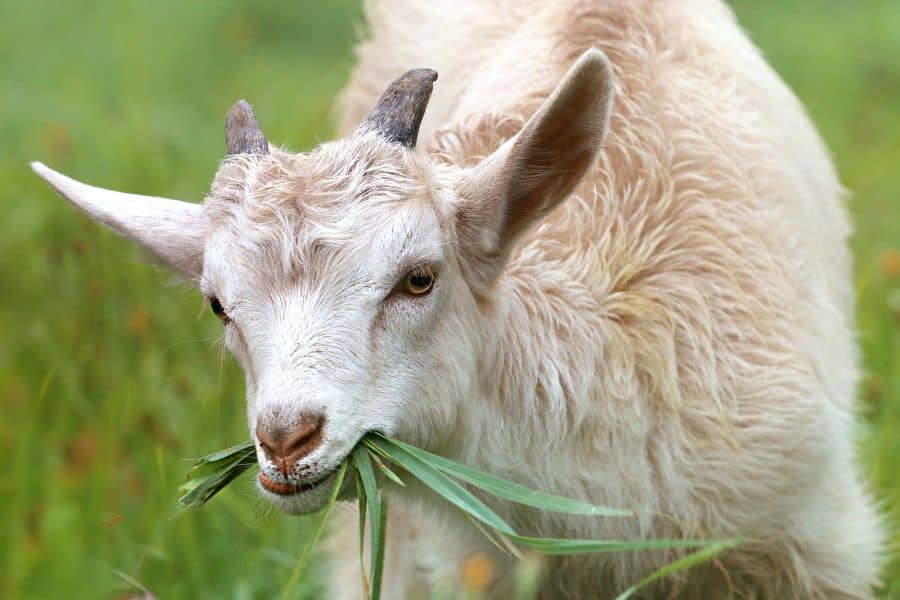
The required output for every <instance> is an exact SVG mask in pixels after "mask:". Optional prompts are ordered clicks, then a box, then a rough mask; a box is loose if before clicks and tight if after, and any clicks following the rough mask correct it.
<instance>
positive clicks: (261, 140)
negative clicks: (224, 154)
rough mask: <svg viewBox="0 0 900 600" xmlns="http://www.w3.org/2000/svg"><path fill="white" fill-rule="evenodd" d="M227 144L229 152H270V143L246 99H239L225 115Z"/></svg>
mask: <svg viewBox="0 0 900 600" xmlns="http://www.w3.org/2000/svg"><path fill="white" fill-rule="evenodd" d="M225 145H226V146H227V147H228V154H268V153H269V143H268V142H267V141H266V136H265V135H263V132H262V129H260V128H259V122H258V121H257V120H256V115H255V114H253V108H252V107H251V106H250V104H249V103H248V102H247V101H246V100H238V101H237V102H235V103H234V106H232V107H231V110H229V111H228V114H227V115H225Z"/></svg>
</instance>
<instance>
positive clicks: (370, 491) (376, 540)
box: [352, 445, 385, 600]
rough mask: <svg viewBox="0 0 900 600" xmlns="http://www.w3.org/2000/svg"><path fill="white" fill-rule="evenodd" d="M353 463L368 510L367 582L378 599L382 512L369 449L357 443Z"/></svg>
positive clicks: (381, 546)
mask: <svg viewBox="0 0 900 600" xmlns="http://www.w3.org/2000/svg"><path fill="white" fill-rule="evenodd" d="M352 456H353V463H354V465H356V470H357V472H358V473H359V476H360V479H362V484H363V493H365V495H366V504H368V511H369V532H370V533H369V537H370V539H369V550H370V559H369V560H370V563H371V564H370V566H369V572H370V576H369V582H370V585H371V587H370V588H369V589H370V592H371V598H372V600H379V598H380V597H381V571H382V569H383V567H384V539H383V537H382V536H383V535H384V523H383V521H384V517H385V515H384V513H383V512H382V510H381V509H382V506H383V502H381V501H380V496H381V494H380V493H379V491H378V480H377V478H376V477H375V468H374V467H373V466H372V459H371V458H370V457H369V450H368V449H366V448H364V447H363V446H362V445H357V446H356V448H354V450H353V455H352Z"/></svg>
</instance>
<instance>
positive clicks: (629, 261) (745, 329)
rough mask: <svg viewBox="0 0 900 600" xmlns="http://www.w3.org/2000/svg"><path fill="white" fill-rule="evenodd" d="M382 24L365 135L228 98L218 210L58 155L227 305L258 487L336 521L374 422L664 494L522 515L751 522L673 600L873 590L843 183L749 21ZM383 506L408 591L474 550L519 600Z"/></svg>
mask: <svg viewBox="0 0 900 600" xmlns="http://www.w3.org/2000/svg"><path fill="white" fill-rule="evenodd" d="M367 11H368V21H369V26H370V30H369V31H370V33H369V37H368V38H367V39H365V40H364V41H362V42H361V44H360V46H359V48H358V55H359V62H358V64H357V66H356V67H355V70H354V72H353V75H352V78H351V81H350V83H349V85H348V87H347V88H346V90H345V92H344V93H343V95H342V96H341V100H340V107H341V111H340V112H341V114H340V118H339V129H340V132H341V135H342V138H341V139H340V140H338V141H333V142H329V143H324V144H322V145H320V146H319V147H317V148H316V149H314V150H313V151H312V152H310V153H306V154H293V153H290V152H288V151H286V150H283V149H281V148H278V147H276V146H274V145H271V144H269V143H268V141H267V140H266V137H265V136H264V134H263V132H262V130H261V129H260V126H259V123H258V122H257V119H256V117H255V115H254V114H253V111H252V109H251V108H250V106H249V105H248V104H247V103H246V102H243V101H241V102H238V103H237V104H235V106H234V107H233V108H232V109H231V111H230V112H229V113H228V116H227V119H226V139H227V151H228V156H227V158H226V159H225V161H224V162H223V163H222V164H221V166H220V167H219V169H218V171H217V173H216V175H215V179H214V181H213V183H212V186H211V190H210V192H209V195H208V196H207V198H206V200H205V202H204V203H203V205H202V206H201V205H199V204H193V203H187V202H182V201H177V200H169V199H164V198H150V197H143V196H134V195H129V194H123V193H120V192H114V191H108V190H103V189H100V188H96V187H91V186H87V185H84V184H81V183H78V182H76V181H74V180H72V179H69V178H67V177H65V176H64V175H61V174H59V173H56V172H54V171H52V170H50V169H49V168H47V167H45V166H43V165H41V164H39V163H35V164H34V169H35V170H36V171H37V172H38V173H39V174H40V175H41V176H42V177H44V178H45V179H46V180H47V181H48V182H49V183H50V184H51V185H52V186H53V187H55V188H56V189H57V191H59V193H60V194H61V195H62V196H63V197H65V198H66V199H68V200H69V201H70V202H72V203H73V204H74V205H76V206H77V207H79V208H80V209H82V210H84V211H86V212H87V213H88V214H90V215H91V216H93V217H94V218H95V219H97V220H99V221H100V222H102V223H104V224H105V225H107V226H109V227H111V228H113V229H114V230H116V231H118V232H119V233H122V234H124V235H125V236H127V237H129V238H131V239H133V240H134V241H136V242H137V243H138V244H140V245H141V246H143V247H144V248H146V249H148V250H149V251H150V252H151V253H153V254H155V255H156V256H157V257H158V258H160V259H161V260H162V261H164V262H165V263H167V264H169V265H171V266H172V267H174V268H175V269H177V270H179V271H181V272H182V273H184V274H185V275H186V276H187V277H188V278H190V279H192V280H194V281H195V282H196V283H197V285H198V286H199V288H200V290H201V292H202V293H203V295H204V296H205V297H206V298H208V299H209V301H210V305H211V307H212V310H213V312H215V314H216V315H217V316H218V317H219V318H220V319H221V320H222V321H223V323H224V330H225V333H224V338H225V343H226V345H227V347H228V348H229V349H230V350H231V352H232V353H233V354H234V355H235V356H236V357H237V360H238V361H239V362H240V364H241V366H242V367H243V370H244V372H245V374H246V396H247V415H248V424H249V429H250V432H251V434H252V435H253V439H254V440H255V442H256V444H257V455H258V459H259V463H260V467H261V470H260V475H259V488H260V491H261V493H262V495H263V496H265V497H266V498H267V499H268V500H270V501H271V502H273V503H274V504H275V505H277V506H278V507H279V508H281V509H282V510H284V511H285V512H288V513H304V512H309V511H313V510H315V509H317V508H318V507H320V506H322V504H323V502H324V501H325V498H326V496H327V494H328V491H329V485H328V483H330V482H332V481H333V477H334V473H335V469H336V468H337V466H338V465H339V464H340V463H341V462H342V461H343V459H344V458H345V457H346V456H347V453H348V452H349V451H350V450H351V449H352V448H353V447H354V445H355V444H356V442H357V441H358V440H359V439H360V437H361V436H362V435H364V434H365V433H366V432H369V431H381V432H385V433H387V434H390V435H393V436H397V437H399V438H402V439H404V440H407V441H409V442H411V443H413V444H416V445H419V446H422V447H424V448H427V449H430V450H433V451H436V452H438V453H440V454H443V455H446V456H448V457H451V458H454V459H457V460H460V461H462V462H465V463H467V464H471V465H473V466H476V467H479V468H484V469H486V470H489V471H491V472H493V473H496V474H498V475H500V476H505V477H508V478H510V479H513V480H516V481H519V482H521V483H523V484H526V485H529V486H531V487H535V488H540V489H545V490H548V491H552V492H554V493H559V494H562V495H566V496H570V497H575V498H581V499H588V500H591V501H594V502H597V503H600V504H605V505H609V506H617V507H634V508H639V509H640V511H639V512H638V514H637V515H636V516H635V517H633V518H618V519H596V518H588V517H579V516H568V515H567V516H560V515H550V514H541V513H538V512H537V511H534V510H531V509H520V508H515V507H513V506H508V505H503V504H501V505H498V506H496V509H497V511H498V513H500V514H501V515H502V516H503V517H505V518H507V519H508V520H509V521H510V522H511V523H512V524H513V526H514V527H516V529H517V530H521V531H525V532H530V533H533V534H536V535H543V536H553V537H580V538H616V539H619V538H624V539H635V538H650V537H665V538H673V537H732V536H740V537H742V538H745V539H747V540H749V541H748V542H747V543H746V544H744V545H742V546H741V547H739V548H737V549H735V550H733V551H731V552H729V553H727V554H725V555H723V556H722V557H721V558H720V559H718V560H717V561H716V562H715V563H714V564H712V565H708V566H706V567H700V568H696V569H694V570H692V571H690V572H689V573H688V574H687V575H685V576H683V577H677V578H669V579H666V580H664V581H662V582H659V583H657V584H655V585H656V587H655V588H651V594H653V595H654V597H655V596H659V597H662V596H670V595H679V596H683V597H697V598H719V597H725V596H726V595H728V594H731V595H732V596H733V597H740V598H745V597H746V598H761V597H764V598H793V597H811V598H837V597H848V598H868V597H870V596H871V587H872V585H873V584H875V583H876V582H877V577H878V572H879V565H880V562H881V546H882V533H881V529H882V527H881V524H880V519H879V517H878V515H877V513H876V511H875V510H874V508H873V503H872V501H871V499H870V498H869V496H868V495H867V493H866V491H865V490H864V486H863V485H862V483H861V481H860V474H859V472H858V468H857V466H856V465H855V461H854V452H853V444H852V434H853V426H854V410H853V401H854V393H855V387H856V384H857V379H858V374H859V371H858V367H857V348H856V345H855V343H854V339H853V329H854V316H853V309H854V299H853V288H852V286H851V257H850V253H849V250H848V246H847V237H848V235H849V232H850V228H849V225H848V219H847V216H846V213H845V209H844V207H843V205H842V201H841V198H842V190H841V187H840V184H839V182H838V181H837V178H836V175H835V173H834V169H833V166H832V165H831V162H830V160H829V157H828V155H827V152H826V150H825V149H824V145H823V143H822V142H821V141H820V139H819V137H818V135H817V134H816V132H815V129H814V128H813V126H812V125H811V124H810V122H809V120H808V118H807V117H806V116H805V113H804V111H803V108H802V107H801V105H800V103H799V102H798V101H797V100H796V98H795V97H794V96H793V95H792V94H791V92H790V91H789V90H788V88H787V87H786V86H785V85H784V84H783V83H782V82H781V81H780V80H779V78H778V77H777V75H775V74H774V72H773V71H772V70H771V69H770V68H769V67H768V66H767V64H766V63H765V61H764V60H763V59H762V58H761V56H760V54H759V52H758V51H757V50H756V49H755V48H754V47H753V45H752V44H751V43H750V42H749V40H748V39H747V38H746V36H745V35H744V34H743V33H742V32H741V30H740V29H739V27H738V25H737V23H736V22H735V19H734V17H733V15H732V14H731V12H730V11H729V10H728V8H727V7H726V6H725V5H724V4H723V3H722V2H721V1H720V0H686V1H684V2H654V1H651V0H564V1H562V2H554V3H542V2H539V1H538V0H518V1H517V2H503V1H500V2H496V3H486V2H480V1H476V0H431V1H429V2H417V1H414V0H395V1H392V2H385V3H384V4H373V5H371V6H369V7H368V8H367ZM418 64H427V65H428V66H430V67H434V68H435V69H437V70H438V71H439V72H440V74H441V80H440V83H438V84H436V83H435V81H436V78H437V73H436V72H435V71H433V70H430V69H415V70H413V71H408V72H406V73H405V74H404V75H402V76H401V77H399V78H398V79H396V80H394V83H392V84H390V85H389V87H388V88H387V91H385V92H384V93H383V94H381V92H382V86H383V85H385V83H386V82H388V81H390V80H391V79H392V78H393V77H395V76H396V75H397V74H398V73H402V72H404V71H405V70H406V69H408V68H410V67H412V66H415V65H418ZM433 89H434V90H435V94H434V98H433V100H431V102H430V109H429V111H428V113H427V114H426V113H425V108H426V105H427V104H429V100H430V97H431V94H432V90H433ZM373 106H374V107H375V108H374V109H372V107H373ZM419 138H421V139H422V140H424V141H423V143H417V142H418V140H419ZM601 145H602V146H603V147H602V151H601ZM389 493H390V494H393V495H394V496H395V498H394V501H393V502H392V517H391V525H390V528H389V531H388V542H387V548H388V556H387V562H386V573H385V585H386V586H387V590H386V596H387V597H390V598H400V597H421V595H422V594H427V593H428V592H427V590H436V589H446V588H447V587H448V586H450V587H452V586H453V584H454V581H455V580H457V578H458V570H459V568H460V566H461V565H462V564H463V563H464V561H465V560H466V559H467V557H470V556H472V555H473V553H475V552H482V553H484V554H486V555H487V556H489V557H490V558H491V560H492V561H493V562H494V566H495V569H494V573H495V575H494V578H493V581H492V582H491V588H490V592H491V595H492V597H506V596H508V595H510V594H511V592H510V587H509V586H510V585H511V573H512V571H513V563H512V559H510V558H507V557H506V556H504V555H503V554H502V553H500V552H498V551H496V550H495V549H494V548H492V547H491V546H490V545H489V544H488V543H487V542H485V541H484V540H483V539H481V538H480V537H479V536H478V534H477V532H474V531H473V530H472V528H471V527H470V526H469V525H467V524H466V523H464V522H462V523H461V522H460V521H458V520H457V518H456V517H455V516H454V514H453V513H452V511H451V510H450V509H448V508H447V507H446V506H443V505H440V504H438V503H436V502H432V501H431V500H429V499H427V498H424V497H420V496H419V495H417V494H416V493H415V492H414V491H410V492H404V491H401V490H392V491H390V492H389ZM348 535H355V529H354V528H353V527H352V526H350V525H349V524H348V525H344V531H343V532H339V533H338V534H337V538H336V539H337V540H342V539H345V538H346V536H348ZM342 536H343V537H342ZM438 540H439V541H438ZM335 546H336V547H337V549H336V554H337V555H340V556H336V558H335V560H336V561H338V562H337V565H338V567H337V569H336V575H335V577H334V588H333V591H334V594H335V596H337V597H356V596H358V595H359V594H360V590H359V587H358V581H357V579H356V574H357V573H358V571H357V569H358V566H357V565H356V560H357V559H358V556H357V554H356V550H355V549H354V548H353V546H354V543H353V542H352V541H350V542H348V543H337V544H335ZM676 555H677V553H675V552H672V551H647V552H629V553H621V554H617V555H607V554H604V555H583V556H576V557H556V558H552V559H550V560H549V561H548V562H547V564H546V569H545V574H544V575H545V576H544V578H543V580H542V584H541V585H542V587H541V590H540V594H541V597H544V598H564V597H568V598H589V597H597V596H600V597H605V596H608V595H611V594H613V593H614V592H616V591H619V590H621V589H622V588H624V587H626V586H627V585H630V584H632V583H634V582H635V581H637V580H638V579H640V578H641V577H643V576H645V575H646V574H648V573H649V572H650V571H652V570H653V569H655V568H657V567H659V566H660V565H662V564H664V563H665V562H667V561H669V560H671V559H672V558H673V557H674V556H676ZM423 590H426V591H423Z"/></svg>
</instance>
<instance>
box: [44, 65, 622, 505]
mask: <svg viewBox="0 0 900 600" xmlns="http://www.w3.org/2000/svg"><path fill="white" fill-rule="evenodd" d="M435 78H436V74H435V73H434V72H433V71H429V70H425V69H418V70H414V71H410V72H408V73H407V74H405V75H404V76H402V77H401V78H399V79H398V80H396V81H395V82H394V83H393V84H392V85H391V87H389V88H388V91H387V92H386V93H385V95H384V96H383V97H382V99H381V101H380V102H379V104H378V105H377V106H376V108H375V109H374V110H373V111H372V113H371V114H370V116H369V117H368V118H367V119H366V120H365V121H364V122H363V123H362V124H361V126H360V128H359V130H358V131H357V132H356V133H355V134H354V135H352V136H350V137H349V138H347V139H345V140H341V141H337V142H331V143H328V144H324V145H322V146H320V147H319V148H318V149H316V150H315V151H314V152H312V153H311V154H300V155H295V154H289V153H287V152H284V151H281V150H279V149H276V148H272V147H270V146H269V144H268V142H267V141H266V139H265V136H263V134H262V131H261V130H260V129H259V125H258V123H257V122H256V117H255V116H254V115H253V112H252V110H251V109H250V107H249V105H248V104H246V103H245V102H243V101H241V102H238V103H237V104H236V105H235V106H234V108H232V110H231V112H229V114H228V117H227V119H226V140H227V142H228V153H229V157H228V158H227V159H226V160H225V162H224V163H223V164H222V166H221V167H220V169H219V171H218V173H217V174H216V178H215V181H214V182H213V185H212V189H211V191H210V194H209V196H208V197H207V199H206V202H205V203H204V204H203V205H202V206H201V205H198V204H191V203H186V202H180V201H177V200H168V199H164V198H152V197H147V196H136V195H131V194H123V193H120V192H112V191H109V190H103V189H100V188H95V187H92V186H88V185H84V184H81V183H78V182H76V181H74V180H72V179H69V178H68V177H65V176H64V175H61V174H59V173H56V172H54V171H52V170H50V169H48V168H47V167H45V166H43V165H41V164H39V163H35V164H34V165H33V167H34V168H35V170H36V171H37V172H38V173H39V174H40V175H41V176H42V177H44V178H45V179H46V180H47V181H48V182H49V183H50V184H51V185H53V186H54V187H55V188H56V189H57V190H58V191H59V192H60V193H61V194H62V195H63V196H64V197H65V198H66V199H68V200H69V201H70V202H72V203H73V204H75V205H76V206H78V207H79V208H81V209H83V210H84V211H86V212H87V213H88V214H90V215H91V216H93V217H94V218H96V219H97V220H99V221H101V222H103V223H104V224H106V225H108V226H109V227H111V228H113V229H114V230H116V231H118V232H119V233H122V234H124V235H126V236H128V237H130V238H132V239H133V240H135V241H136V242H138V243H139V244H140V245H142V246H143V247H145V248H146V249H148V250H150V251H151V252H152V253H154V254H155V255H156V256H157V257H158V258H160V259H162V260H163V261H164V262H166V263H168V264H169V265H171V266H173V267H175V268H177V269H179V270H181V271H182V272H183V273H185V274H186V275H188V276H189V277H190V278H192V279H194V280H196V281H197V282H198V283H199V285H200V288H201V290H202V291H203V293H204V295H205V296H206V297H207V298H208V299H209V302H210V305H211V307H212V309H213V311H214V312H215V313H216V314H217V316H218V317H219V318H220V319H221V320H222V322H223V323H224V327H225V342H226V344H227V346H228V348H229V349H230V350H231V352H232V353H233V354H234V355H235V356H236V357H237V359H238V361H239V362H240V363H241V365H242V367H243V369H244V371H245V373H246V381H247V415H248V423H249V427H250V431H251V434H252V435H253V438H254V440H255V441H256V444H257V456H258V458H259V463H260V466H261V471H260V478H259V481H260V488H261V490H262V491H263V493H264V494H265V495H266V496H267V497H268V498H269V499H270V500H272V501H273V502H274V503H276V505H278V506H279V507H280V508H282V509H283V510H285V511H287V512H291V513H297V512H307V511H312V510H315V509H317V508H319V507H320V506H321V505H322V504H323V502H324V501H325V499H326V496H327V494H328V493H329V488H330V487H331V486H329V485H326V484H327V483H328V482H330V481H331V479H332V476H333V475H332V474H333V473H334V472H335V470H336V469H337V467H338V466H339V465H340V463H341V462H342V461H343V460H344V459H345V458H346V456H347V454H348V453H349V452H350V451H351V450H352V449H353V447H354V445H355V444H356V443H357V442H358V441H359V439H360V438H361V437H362V436H363V435H365V434H366V433H367V432H370V431H380V432H384V433H387V434H391V435H396V436H400V437H403V438H406V439H408V440H410V441H412V442H414V443H417V444H420V445H425V446H431V447H434V446H435V445H438V444H440V443H441V442H442V441H444V440H446V439H447V438H448V437H449V436H451V435H453V434H454V433H455V432H456V431H458V425H459V423H460V421H461V419H460V416H461V415H462V414H463V411H462V410H460V403H461V401H462V400H463V399H467V398H468V399H473V398H474V399H477V398H478V392H479V390H481V389H483V387H484V386H486V385H489V384H490V382H489V381H488V382H485V381H482V378H483V377H484V375H483V374H484V373H485V369H484V361H485V360H486V359H487V355H488V354H489V353H490V349H491V346H492V344H493V343H495V341H496V340H499V339H502V338H500V337H499V336H497V335H494V334H491V331H492V330H493V331H496V330H497V329H498V327H499V324H498V322H497V318H496V315H498V314H501V313H502V300H499V301H498V298H497V297H496V296H497V293H498V290H502V287H503V286H502V283H500V282H498V278H499V276H500V273H501V271H502V268H503V264H504V262H505V260H506V257H507V256H508V255H509V253H510V249H511V248H512V246H513V245H514V243H515V242H516V240H517V239H518V238H519V237H520V236H521V234H522V233H523V232H524V231H525V230H527V228H528V227H530V226H531V225H532V224H533V223H534V222H536V221H537V220H539V219H540V218H541V217H542V216H544V215H545V214H547V213H548V212H549V211H550V210H552V209H553V208H554V207H555V206H556V205H557V204H558V203H559V202H561V201H562V200H564V199H565V198H566V197H567V196H568V195H569V194H570V193H571V192H572V190H573V189H574V188H575V186H576V185H577V184H578V182H579V181H580V180H581V178H582V176H583V175H584V173H585V172H586V171H587V169H588V168H589V167H590V165H591V164H592V163H593V160H594V157H595V155H596V153H597V150H598V148H599V146H600V142H601V140H602V138H603V135H604V133H605V131H606V128H607V124H608V120H609V113H610V110H611V103H612V83H611V72H610V68H609V65H608V63H607V61H606V59H605V57H604V56H603V55H602V54H601V53H600V52H599V51H597V50H590V51H588V52H586V53H585V54H584V55H583V56H582V57H581V58H580V59H579V60H578V61H577V62H576V63H575V65H574V66H573V67H572V69H571V70H570V71H569V73H568V74H567V75H566V76H565V78H564V79H563V81H562V82H561V83H560V84H559V86H558V87H557V89H556V90H555V91H554V92H553V94H552V95H551V96H550V97H549V98H548V99H547V101H546V102H545V103H544V105H543V106H542V107H541V108H540V109H539V110H538V111H537V112H536V113H535V114H534V115H533V116H532V117H531V119H530V120H529V121H528V122H527V123H526V125H525V126H524V127H523V129H522V130H521V131H520V132H519V133H518V134H516V135H515V136H514V137H513V138H512V139H510V140H508V141H507V142H506V143H505V144H503V145H502V146H501V147H500V148H498V149H496V151H494V152H493V153H492V154H491V155H490V156H488V157H487V158H485V159H484V160H482V161H481V162H480V163H479V164H477V165H476V166H475V167H472V168H465V169H464V168H456V167H449V166H440V165H437V164H433V163H432V162H431V161H429V159H428V158H427V157H426V156H424V155H422V154H417V153H416V152H415V148H414V147H415V141H416V137H417V135H418V129H419V122H420V120H421V118H422V114H423V113H424V110H425V104H426V103H427V100H428V97H429V95H430V93H431V84H432V83H433V82H434V80H435Z"/></svg>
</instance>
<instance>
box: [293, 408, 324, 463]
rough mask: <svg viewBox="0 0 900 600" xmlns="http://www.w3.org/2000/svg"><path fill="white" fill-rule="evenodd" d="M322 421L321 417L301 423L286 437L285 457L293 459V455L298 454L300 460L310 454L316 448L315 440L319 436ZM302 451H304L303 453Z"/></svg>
mask: <svg viewBox="0 0 900 600" xmlns="http://www.w3.org/2000/svg"><path fill="white" fill-rule="evenodd" d="M323 420H324V419H322V417H315V418H313V419H309V420H304V421H305V422H301V423H300V424H299V425H298V427H297V428H296V429H295V430H294V432H293V433H291V434H290V435H289V436H288V439H287V441H286V443H285V450H286V452H285V456H286V457H293V456H294V455H295V454H300V456H299V458H302V457H303V456H306V455H307V454H309V453H310V452H312V450H313V449H314V448H315V447H316V446H318V442H317V438H318V437H320V436H321V431H322V422H323ZM307 446H309V449H307ZM304 450H306V451H305V452H304Z"/></svg>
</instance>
